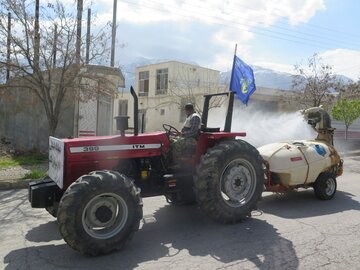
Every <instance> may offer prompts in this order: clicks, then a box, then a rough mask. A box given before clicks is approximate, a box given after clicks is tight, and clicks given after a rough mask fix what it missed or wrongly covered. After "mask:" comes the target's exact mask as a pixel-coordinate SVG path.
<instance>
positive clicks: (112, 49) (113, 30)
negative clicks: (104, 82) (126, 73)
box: [110, 0, 117, 67]
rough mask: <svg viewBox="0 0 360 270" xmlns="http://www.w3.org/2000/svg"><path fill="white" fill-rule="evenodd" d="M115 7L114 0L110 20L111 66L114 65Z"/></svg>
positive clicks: (115, 1)
mask: <svg viewBox="0 0 360 270" xmlns="http://www.w3.org/2000/svg"><path fill="white" fill-rule="evenodd" d="M116 9H117V0H114V6H113V22H112V33H111V61H110V66H111V67H114V65H115V38H116Z"/></svg>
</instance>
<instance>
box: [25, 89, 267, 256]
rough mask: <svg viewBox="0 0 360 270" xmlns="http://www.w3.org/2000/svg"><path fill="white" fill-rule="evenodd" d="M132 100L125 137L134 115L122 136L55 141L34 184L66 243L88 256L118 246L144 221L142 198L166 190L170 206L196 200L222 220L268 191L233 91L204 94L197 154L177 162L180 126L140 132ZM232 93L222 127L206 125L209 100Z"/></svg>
mask: <svg viewBox="0 0 360 270" xmlns="http://www.w3.org/2000/svg"><path fill="white" fill-rule="evenodd" d="M131 94H132V96H133V98H134V134H131V135H129V134H125V130H126V129H128V117H127V116H119V117H117V128H118V129H119V130H120V135H117V136H106V137H92V138H69V139H57V138H53V137H50V140H49V176H48V177H46V178H45V179H44V180H43V181H41V182H34V183H31V184H30V186H29V200H30V202H31V206H32V207H34V208H46V209H47V211H48V212H50V214H52V215H53V216H55V217H56V216H57V220H58V223H59V228H60V233H61V235H62V236H63V238H64V240H65V241H66V242H67V243H68V244H69V245H70V246H71V247H72V248H73V249H75V250H77V251H79V252H80V253H82V254H88V255H93V256H95V255H99V254H106V253H109V252H111V251H113V250H117V249H120V248H121V247H122V246H123V245H124V244H125V243H126V242H127V241H128V240H130V239H131V237H132V236H133V234H134V232H135V231H137V230H138V228H139V224H140V221H141V220H142V199H141V198H142V197H150V196H159V195H165V197H166V198H167V200H168V202H169V203H173V204H180V203H191V202H197V203H198V205H199V206H200V208H201V209H202V210H203V212H204V213H205V214H206V215H208V216H209V217H210V218H212V219H214V220H215V221H217V222H221V223H234V222H238V221H241V220H243V219H244V218H246V217H247V216H249V215H250V213H251V211H252V210H253V209H254V208H255V207H256V204H257V202H258V200H259V199H260V197H261V194H262V191H263V188H264V167H263V163H262V158H261V156H260V154H259V152H258V151H257V150H256V148H255V147H253V146H252V145H250V144H249V143H247V142H245V141H243V140H239V139H237V138H236V137H241V136H245V135H246V133H244V132H231V120H232V111H233V104H234V93H230V92H228V93H220V94H213V95H205V96H204V97H205V101H204V109H203V114H202V124H203V127H202V128H201V131H200V134H199V137H198V140H197V141H198V143H197V146H196V149H194V152H193V153H192V154H191V155H189V156H184V157H183V162H181V164H173V163H174V162H173V161H172V158H171V156H172V155H171V140H170V137H171V136H173V134H174V132H173V131H176V129H175V128H174V127H172V126H169V125H164V129H165V131H162V132H151V133H140V134H139V133H138V130H139V129H138V120H137V119H138V117H137V115H138V100H137V96H136V94H135V91H134V90H133V89H132V88H131ZM218 95H227V96H229V103H228V110H227V116H226V121H225V127H224V130H223V131H220V128H208V127H207V119H208V111H209V102H210V99H211V98H212V97H213V96H218Z"/></svg>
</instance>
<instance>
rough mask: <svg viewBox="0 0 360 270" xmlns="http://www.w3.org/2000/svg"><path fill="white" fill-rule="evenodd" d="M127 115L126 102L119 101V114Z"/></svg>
mask: <svg viewBox="0 0 360 270" xmlns="http://www.w3.org/2000/svg"><path fill="white" fill-rule="evenodd" d="M118 115H128V101H127V100H126V99H120V100H119V114H118Z"/></svg>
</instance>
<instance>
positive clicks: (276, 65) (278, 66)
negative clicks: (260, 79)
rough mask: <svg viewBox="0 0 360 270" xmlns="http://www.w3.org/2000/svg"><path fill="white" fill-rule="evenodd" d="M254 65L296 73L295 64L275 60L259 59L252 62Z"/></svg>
mask: <svg viewBox="0 0 360 270" xmlns="http://www.w3.org/2000/svg"><path fill="white" fill-rule="evenodd" d="M252 64H253V65H254V66H260V67H263V68H268V69H272V70H275V71H279V72H285V73H290V74H295V73H296V72H295V70H294V66H293V65H286V64H280V63H274V62H267V61H258V62H254V63H252Z"/></svg>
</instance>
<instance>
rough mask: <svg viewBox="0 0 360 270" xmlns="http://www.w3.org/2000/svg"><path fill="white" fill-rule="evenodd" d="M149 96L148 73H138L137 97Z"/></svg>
mask: <svg viewBox="0 0 360 270" xmlns="http://www.w3.org/2000/svg"><path fill="white" fill-rule="evenodd" d="M148 94H149V71H141V72H139V96H147V95H148Z"/></svg>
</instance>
